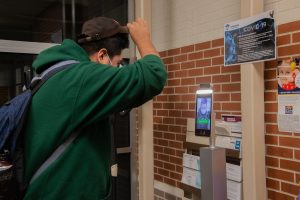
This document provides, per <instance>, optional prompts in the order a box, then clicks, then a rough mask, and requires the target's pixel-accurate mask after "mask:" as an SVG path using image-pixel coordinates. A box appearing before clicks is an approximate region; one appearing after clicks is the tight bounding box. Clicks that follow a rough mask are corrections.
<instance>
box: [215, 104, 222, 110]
mask: <svg viewBox="0 0 300 200" xmlns="http://www.w3.org/2000/svg"><path fill="white" fill-rule="evenodd" d="M213 107H214V110H221V104H220V103H214V105H213Z"/></svg>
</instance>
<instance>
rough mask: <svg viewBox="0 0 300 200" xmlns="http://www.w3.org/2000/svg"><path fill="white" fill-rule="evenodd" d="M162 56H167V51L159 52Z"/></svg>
mask: <svg viewBox="0 0 300 200" xmlns="http://www.w3.org/2000/svg"><path fill="white" fill-rule="evenodd" d="M159 55H160V57H162V58H163V57H166V56H167V51H161V52H159Z"/></svg>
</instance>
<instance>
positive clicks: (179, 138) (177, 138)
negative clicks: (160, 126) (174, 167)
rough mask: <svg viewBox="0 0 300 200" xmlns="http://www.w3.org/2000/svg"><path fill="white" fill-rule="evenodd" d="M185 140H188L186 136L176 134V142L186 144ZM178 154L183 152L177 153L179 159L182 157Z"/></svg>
mask: <svg viewBox="0 0 300 200" xmlns="http://www.w3.org/2000/svg"><path fill="white" fill-rule="evenodd" d="M185 138H186V136H185V135H181V134H176V141H179V142H184V141H185ZM178 152H181V151H176V155H177V156H178V157H181V155H179V154H178ZM181 153H182V152H181Z"/></svg>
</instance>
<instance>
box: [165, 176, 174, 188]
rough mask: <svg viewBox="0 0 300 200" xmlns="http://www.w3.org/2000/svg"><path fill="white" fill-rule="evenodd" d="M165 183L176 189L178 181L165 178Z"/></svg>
mask: <svg viewBox="0 0 300 200" xmlns="http://www.w3.org/2000/svg"><path fill="white" fill-rule="evenodd" d="M164 183H166V184H168V185H172V186H175V187H176V181H175V180H174V179H170V178H167V177H164Z"/></svg>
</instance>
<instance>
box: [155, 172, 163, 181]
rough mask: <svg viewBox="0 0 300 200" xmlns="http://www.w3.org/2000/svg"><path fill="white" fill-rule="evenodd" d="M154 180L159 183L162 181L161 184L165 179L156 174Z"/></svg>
mask: <svg viewBox="0 0 300 200" xmlns="http://www.w3.org/2000/svg"><path fill="white" fill-rule="evenodd" d="M154 179H155V180H157V181H160V182H163V179H164V178H163V177H162V176H160V175H158V174H154Z"/></svg>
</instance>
